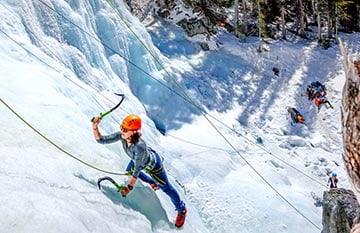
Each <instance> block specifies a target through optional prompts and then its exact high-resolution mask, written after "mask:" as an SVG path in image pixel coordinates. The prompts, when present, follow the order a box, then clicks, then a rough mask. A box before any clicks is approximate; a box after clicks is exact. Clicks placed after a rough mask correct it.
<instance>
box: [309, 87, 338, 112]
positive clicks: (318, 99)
mask: <svg viewBox="0 0 360 233" xmlns="http://www.w3.org/2000/svg"><path fill="white" fill-rule="evenodd" d="M326 91H327V90H326V87H325V85H324V84H322V83H320V82H319V81H314V82H311V84H310V85H308V86H307V88H306V95H307V97H308V99H309V100H314V103H315V106H316V107H317V108H318V110H319V111H320V107H321V105H322V104H328V105H329V106H330V107H331V108H334V107H333V106H332V104H331V103H330V101H329V100H327V97H326V94H327V93H326Z"/></svg>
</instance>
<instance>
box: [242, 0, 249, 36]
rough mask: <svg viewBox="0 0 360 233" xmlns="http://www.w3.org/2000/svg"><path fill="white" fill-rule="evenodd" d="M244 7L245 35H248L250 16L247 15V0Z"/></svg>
mask: <svg viewBox="0 0 360 233" xmlns="http://www.w3.org/2000/svg"><path fill="white" fill-rule="evenodd" d="M242 6H243V11H244V34H245V35H247V34H248V14H247V7H246V0H242Z"/></svg>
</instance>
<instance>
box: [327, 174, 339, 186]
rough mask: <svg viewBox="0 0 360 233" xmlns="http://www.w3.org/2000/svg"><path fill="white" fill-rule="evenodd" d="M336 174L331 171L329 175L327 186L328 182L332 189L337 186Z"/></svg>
mask: <svg viewBox="0 0 360 233" xmlns="http://www.w3.org/2000/svg"><path fill="white" fill-rule="evenodd" d="M336 176H337V175H336V173H335V172H333V173H332V174H331V176H330V177H329V180H328V183H327V186H329V184H330V189H332V188H337V182H338V179H337V178H336Z"/></svg>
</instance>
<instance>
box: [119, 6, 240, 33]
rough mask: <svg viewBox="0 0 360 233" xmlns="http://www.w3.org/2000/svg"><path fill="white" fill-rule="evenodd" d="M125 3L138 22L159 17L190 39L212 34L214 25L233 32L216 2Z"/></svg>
mask: <svg viewBox="0 0 360 233" xmlns="http://www.w3.org/2000/svg"><path fill="white" fill-rule="evenodd" d="M185 2H187V3H185ZM126 3H127V5H128V6H129V8H130V10H131V12H132V14H133V15H135V16H136V17H137V18H139V19H140V21H143V20H144V19H145V18H146V17H147V16H148V15H150V14H151V15H152V16H159V17H162V18H165V19H167V20H170V21H173V22H174V23H176V24H177V25H179V26H180V27H182V28H183V29H184V31H185V32H186V33H187V35H188V36H190V37H191V36H195V35H198V34H205V35H211V34H214V33H216V30H215V26H216V25H218V26H222V27H224V28H226V29H227V30H228V31H232V30H233V26H232V25H230V24H229V23H228V22H227V13H226V12H225V10H224V7H221V3H220V2H217V1H199V2H197V1H176V0H155V1H151V0H126ZM175 18H176V19H175Z"/></svg>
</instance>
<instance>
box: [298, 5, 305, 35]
mask: <svg viewBox="0 0 360 233" xmlns="http://www.w3.org/2000/svg"><path fill="white" fill-rule="evenodd" d="M299 8H300V16H299V17H300V36H302V37H305V22H304V19H305V13H304V5H303V2H302V0H299Z"/></svg>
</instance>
